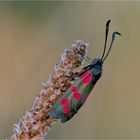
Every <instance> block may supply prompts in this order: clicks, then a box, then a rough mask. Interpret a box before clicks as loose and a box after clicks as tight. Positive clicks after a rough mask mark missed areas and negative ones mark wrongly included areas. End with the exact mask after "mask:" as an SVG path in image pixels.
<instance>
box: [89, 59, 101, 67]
mask: <svg viewBox="0 0 140 140" xmlns="http://www.w3.org/2000/svg"><path fill="white" fill-rule="evenodd" d="M102 64H103V61H102V60H101V59H100V58H95V59H93V60H92V65H93V66H100V67H102Z"/></svg>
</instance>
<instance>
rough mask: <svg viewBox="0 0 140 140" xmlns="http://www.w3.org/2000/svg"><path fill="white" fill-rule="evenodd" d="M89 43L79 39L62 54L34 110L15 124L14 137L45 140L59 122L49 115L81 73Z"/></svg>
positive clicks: (22, 139) (28, 111) (37, 99)
mask: <svg viewBox="0 0 140 140" xmlns="http://www.w3.org/2000/svg"><path fill="white" fill-rule="evenodd" d="M87 46H88V44H87V43H85V42H83V41H81V40H78V41H76V43H75V44H73V45H72V46H71V47H70V48H69V49H66V50H65V51H64V53H63V54H62V55H61V60H60V62H59V64H56V66H55V68H54V71H53V72H52V74H51V75H50V77H49V79H48V81H47V82H46V83H44V84H43V88H42V90H41V92H40V94H39V95H38V97H36V98H35V101H34V104H33V106H32V108H31V109H29V110H27V112H26V114H25V115H24V116H23V117H22V118H21V119H20V121H19V123H18V124H15V125H14V134H13V136H11V138H10V139H11V140H30V139H32V140H39V139H43V138H44V136H45V135H46V134H47V132H48V130H49V128H50V127H51V126H52V124H53V123H55V122H56V121H58V120H57V119H53V118H51V117H50V116H49V111H50V108H51V106H52V105H53V104H54V103H55V102H56V101H57V99H58V98H60V96H62V95H63V94H64V93H65V91H66V90H67V89H68V88H69V87H70V86H71V85H72V83H73V82H74V80H75V76H76V75H77V74H79V73H80V72H81V68H80V66H81V64H82V62H83V60H84V58H85V55H86V51H87V50H86V49H87Z"/></svg>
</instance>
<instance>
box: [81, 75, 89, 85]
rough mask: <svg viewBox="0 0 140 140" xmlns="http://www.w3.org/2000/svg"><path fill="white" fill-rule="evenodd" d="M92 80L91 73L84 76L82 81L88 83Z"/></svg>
mask: <svg viewBox="0 0 140 140" xmlns="http://www.w3.org/2000/svg"><path fill="white" fill-rule="evenodd" d="M90 80H91V75H89V76H88V77H86V78H84V79H83V80H82V81H83V83H85V84H86V83H88V82H89V81H90Z"/></svg>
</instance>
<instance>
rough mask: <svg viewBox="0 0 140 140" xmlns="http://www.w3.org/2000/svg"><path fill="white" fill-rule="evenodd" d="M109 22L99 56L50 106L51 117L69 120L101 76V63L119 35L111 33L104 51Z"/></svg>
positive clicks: (62, 120) (108, 22)
mask: <svg viewBox="0 0 140 140" xmlns="http://www.w3.org/2000/svg"><path fill="white" fill-rule="evenodd" d="M109 24H110V20H108V21H107V23H106V30H105V42H104V49H103V53H102V56H101V58H95V59H93V60H91V64H90V65H88V66H86V67H84V69H83V71H82V72H81V73H80V75H79V77H78V78H77V80H76V81H75V82H74V84H72V86H71V87H70V88H69V89H68V90H67V91H66V93H65V94H64V95H63V96H62V97H60V99H58V101H57V102H56V103H55V104H54V105H53V106H52V107H51V110H50V116H51V117H52V118H57V119H61V122H62V123H64V122H66V121H68V120H70V119H71V118H72V117H73V116H74V115H75V114H76V113H77V111H78V110H79V109H80V108H81V106H82V105H83V104H84V103H85V101H86V99H87V97H88V96H89V94H90V92H91V91H92V89H93V87H94V86H95V84H96V82H97V81H98V80H99V78H100V77H101V75H102V66H103V63H104V61H105V60H106V58H107V56H108V55H109V53H110V50H111V48H112V45H113V42H114V40H115V36H116V35H121V34H120V33H119V32H113V33H112V40H111V43H110V46H109V49H108V51H107V52H106V44H107V38H108V32H109ZM87 58H88V57H87ZM87 58H86V59H87ZM88 59H90V58H88Z"/></svg>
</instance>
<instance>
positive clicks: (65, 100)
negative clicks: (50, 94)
mask: <svg viewBox="0 0 140 140" xmlns="http://www.w3.org/2000/svg"><path fill="white" fill-rule="evenodd" d="M68 101H69V99H68V98H63V99H61V101H60V102H61V104H62V105H65V104H68Z"/></svg>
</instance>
